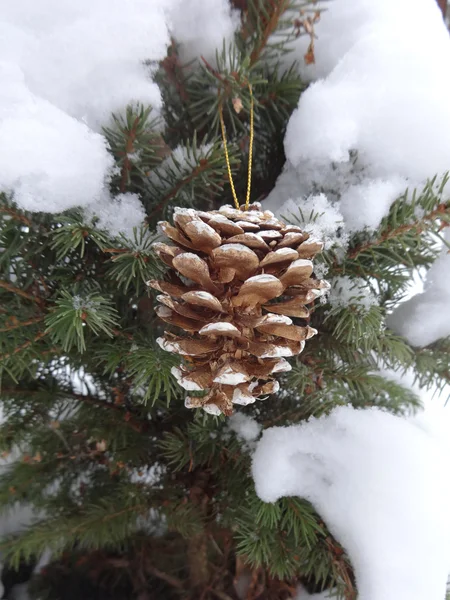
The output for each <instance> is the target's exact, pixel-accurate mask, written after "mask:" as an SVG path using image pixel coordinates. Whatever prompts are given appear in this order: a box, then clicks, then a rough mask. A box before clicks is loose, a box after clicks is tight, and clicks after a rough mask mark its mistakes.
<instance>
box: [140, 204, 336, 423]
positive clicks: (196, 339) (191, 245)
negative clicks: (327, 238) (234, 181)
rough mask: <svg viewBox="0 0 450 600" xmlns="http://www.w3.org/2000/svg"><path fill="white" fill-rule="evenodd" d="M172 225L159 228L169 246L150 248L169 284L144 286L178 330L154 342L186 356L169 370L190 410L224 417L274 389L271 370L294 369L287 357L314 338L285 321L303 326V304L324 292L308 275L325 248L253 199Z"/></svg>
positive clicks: (184, 212) (180, 216)
mask: <svg viewBox="0 0 450 600" xmlns="http://www.w3.org/2000/svg"><path fill="white" fill-rule="evenodd" d="M173 221H174V226H172V225H171V224H170V223H168V222H162V223H160V224H159V225H160V228H161V230H162V232H163V233H164V234H165V235H166V236H167V237H168V238H169V239H170V241H171V242H172V243H171V244H170V245H169V244H165V243H156V244H154V250H155V251H156V253H157V254H158V256H159V257H160V259H161V260H162V261H163V262H164V263H165V264H166V265H168V266H169V267H170V270H169V273H168V278H167V280H165V281H155V280H153V281H150V282H149V285H150V286H151V287H152V288H154V289H156V290H158V291H159V292H161V294H160V295H158V297H157V300H158V301H159V303H160V304H159V306H158V307H157V309H156V312H157V314H158V316H159V317H160V318H161V319H162V320H163V321H165V322H166V323H168V324H169V325H171V326H173V327H174V328H178V329H180V330H182V332H183V334H182V335H176V334H175V333H172V332H169V331H167V332H166V333H165V335H164V337H161V338H159V339H158V344H159V345H160V346H161V348H163V349H164V350H167V351H168V352H174V353H176V354H179V355H181V356H182V357H183V358H184V364H183V365H182V366H181V367H180V368H175V369H173V370H172V373H173V374H174V376H175V377H176V378H177V380H178V383H179V384H180V385H181V386H182V387H183V388H184V389H185V390H188V391H190V392H196V394H194V395H189V396H187V398H186V406H187V407H188V408H196V407H202V408H203V409H204V410H205V411H207V412H208V413H211V414H216V415H218V414H221V413H224V414H225V415H231V414H232V412H233V404H244V405H245V404H250V403H252V402H254V401H255V400H256V399H257V398H261V397H264V396H267V395H268V394H272V393H274V392H276V391H278V389H279V384H278V382H277V381H276V380H275V376H276V374H277V373H282V372H285V371H289V370H290V369H291V366H290V364H289V363H288V362H287V361H286V358H285V357H289V356H295V355H297V354H300V352H302V350H303V348H304V346H305V341H306V340H307V339H309V338H310V337H312V336H313V335H315V334H316V333H317V331H316V330H315V329H313V328H312V327H309V326H308V325H304V326H300V325H295V324H294V323H293V321H292V318H291V317H294V318H298V319H304V320H306V322H307V320H308V317H309V311H308V309H307V308H306V305H307V304H310V303H311V302H313V301H314V300H315V299H316V298H317V297H318V296H321V295H323V293H325V292H326V290H328V288H329V285H328V283H327V282H325V281H319V280H317V279H313V278H311V275H312V272H313V263H312V261H311V259H312V258H313V257H314V256H315V255H316V254H317V253H318V252H319V251H320V250H321V249H322V243H321V242H320V241H318V240H315V239H313V238H312V237H310V236H309V235H308V234H307V233H305V232H303V231H302V230H301V228H300V227H297V226H294V225H286V224H285V223H283V222H282V221H279V220H278V219H277V218H275V216H274V214H273V213H272V212H270V211H267V210H266V211H263V210H261V205H260V204H259V203H255V204H252V205H250V206H249V209H248V210H247V211H243V210H237V209H235V208H233V207H231V206H222V207H221V208H220V209H219V210H218V211H211V212H202V211H198V210H194V209H191V208H188V209H176V210H175V213H174V218H173ZM171 329H172V327H171ZM199 392H201V394H200V393H199Z"/></svg>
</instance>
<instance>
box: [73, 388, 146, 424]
mask: <svg viewBox="0 0 450 600" xmlns="http://www.w3.org/2000/svg"><path fill="white" fill-rule="evenodd" d="M66 395H68V396H69V397H70V398H74V399H76V400H80V402H84V403H85V404H90V405H91V406H97V407H99V408H106V409H107V410H111V411H113V412H115V413H116V414H118V415H120V416H121V417H122V418H123V420H124V422H125V423H126V424H127V425H128V426H129V427H131V428H132V429H133V430H134V431H136V432H137V433H143V432H144V431H145V430H146V423H144V422H141V421H139V420H137V419H134V418H133V417H132V416H131V415H130V413H128V412H126V411H124V410H123V408H122V407H120V406H117V405H116V404H112V403H111V402H104V401H103V400H97V398H93V397H92V396H84V395H83V394H66Z"/></svg>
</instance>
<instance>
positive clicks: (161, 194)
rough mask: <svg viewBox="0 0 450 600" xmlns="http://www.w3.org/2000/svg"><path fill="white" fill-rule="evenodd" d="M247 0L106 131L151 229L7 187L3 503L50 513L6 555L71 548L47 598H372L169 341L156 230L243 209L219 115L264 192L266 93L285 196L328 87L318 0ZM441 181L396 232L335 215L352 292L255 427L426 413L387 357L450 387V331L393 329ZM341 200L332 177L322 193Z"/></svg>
mask: <svg viewBox="0 0 450 600" xmlns="http://www.w3.org/2000/svg"><path fill="white" fill-rule="evenodd" d="M233 5H234V8H235V9H236V10H237V11H239V14H240V19H241V23H240V26H239V28H238V30H237V32H236V35H235V39H234V41H233V42H232V43H231V44H228V43H226V44H224V45H223V48H222V49H220V51H219V52H218V53H217V56H216V60H215V61H212V62H211V61H209V60H207V59H206V58H202V57H197V59H196V60H194V61H191V62H189V63H187V64H186V63H184V62H183V60H182V58H180V55H179V46H178V43H177V40H176V39H174V40H173V42H172V44H171V46H170V48H169V51H168V54H167V57H166V58H165V59H164V60H162V61H161V62H160V63H159V64H158V65H157V68H156V70H155V73H154V78H155V81H156V82H157V84H158V86H159V88H160V90H161V94H162V98H163V110H162V114H161V115H159V116H155V111H154V110H152V107H151V106H143V105H141V104H137V103H133V104H131V105H129V106H128V108H127V109H126V111H125V112H124V113H121V114H115V115H113V117H112V120H111V124H110V125H109V126H108V127H105V128H104V136H105V137H106V139H107V141H108V144H109V150H110V153H111V156H112V157H113V159H114V162H115V169H114V171H113V172H114V175H113V176H112V178H111V181H110V189H111V193H113V194H116V195H120V194H137V195H138V196H139V199H140V201H141V203H142V205H143V207H144V209H145V213H146V217H145V220H144V221H143V222H142V223H141V225H140V226H139V227H135V228H134V230H133V231H132V232H130V231H128V232H123V233H116V232H114V231H112V230H109V229H108V228H105V227H104V226H102V221H101V219H100V220H99V218H98V217H97V216H95V215H94V216H92V214H90V213H88V212H87V211H83V210H82V209H81V208H80V209H78V208H72V209H69V210H66V211H63V212H58V213H48V212H31V211H29V210H25V209H24V208H23V206H21V205H20V203H18V202H17V201H16V198H15V195H14V193H6V192H5V193H2V194H1V195H0V245H1V253H0V270H1V274H0V299H1V302H0V367H1V401H2V408H3V422H2V424H1V426H0V448H1V451H2V452H3V457H4V459H5V462H6V464H7V467H5V469H4V471H3V474H2V477H1V479H0V504H1V507H2V509H3V510H4V511H7V510H8V509H10V508H11V507H16V509H17V506H21V505H26V506H28V505H31V506H32V507H33V509H34V510H35V516H34V518H33V520H32V521H31V522H30V523H29V525H28V526H27V527H26V528H24V529H23V530H22V531H20V533H15V534H14V535H11V536H9V537H7V538H5V539H4V540H3V542H2V544H1V547H0V549H1V552H2V554H3V556H4V557H5V560H7V561H8V562H9V563H10V565H12V567H13V568H16V567H18V566H19V565H21V564H24V563H32V562H33V561H36V560H38V559H39V557H40V556H41V555H42V553H44V552H49V551H50V552H51V553H52V560H51V562H50V563H49V564H48V565H47V566H46V567H45V568H44V570H43V571H42V572H41V573H40V574H38V575H36V577H35V578H34V580H33V582H32V586H31V591H32V593H33V594H34V595H35V597H36V598H46V599H49V600H50V599H55V600H56V599H64V600H66V599H70V598H74V599H79V598H92V599H94V598H108V599H117V600H119V599H125V598H137V599H139V600H147V599H153V598H154V599H162V598H164V599H166V600H168V599H171V598H174V599H175V598H192V599H199V600H200V599H201V600H207V599H213V598H219V599H222V600H232V599H236V598H239V597H242V598H248V599H250V598H252V599H254V600H256V599H261V600H262V599H270V600H282V599H285V598H291V597H293V596H294V595H295V590H296V587H297V585H298V582H299V581H300V582H302V584H303V585H304V587H305V589H307V590H308V592H309V593H318V592H321V591H323V590H335V592H336V594H337V597H338V598H342V599H345V600H352V599H355V598H356V594H357V591H356V583H355V578H354V574H353V569H352V564H351V562H350V560H349V558H348V556H347V555H346V553H345V551H344V550H343V548H342V547H341V546H340V544H339V542H338V541H337V540H336V539H335V538H334V537H333V536H332V535H331V534H330V532H329V531H328V529H327V525H326V524H325V523H324V522H323V520H322V518H321V515H319V514H318V513H317V512H316V511H315V510H314V508H313V507H312V505H311V504H310V503H308V502H307V501H306V500H304V499H301V498H284V499H281V500H279V501H277V502H276V503H273V504H266V503H264V502H262V501H261V500H260V499H259V498H258V496H257V495H256V493H255V490H254V484H253V481H252V478H251V470H250V468H251V448H250V447H249V443H248V441H246V440H245V439H244V437H243V436H242V435H241V434H240V429H239V427H238V426H237V425H236V421H233V420H232V421H231V423H232V424H231V425H230V421H229V419H228V418H226V417H224V416H223V415H222V416H212V415H208V414H206V413H205V412H204V411H202V410H201V409H195V410H188V409H187V408H185V406H184V396H185V392H184V390H183V389H182V388H180V386H179V385H178V384H177V381H176V379H175V378H174V377H173V375H172V373H171V370H172V368H173V367H176V366H177V365H178V364H179V362H180V357H179V356H177V355H174V354H171V353H168V352H165V351H163V350H162V349H161V348H160V347H159V346H158V345H157V343H156V339H157V338H158V337H160V336H161V335H162V332H163V331H164V330H165V329H166V327H167V326H166V325H165V324H164V323H162V322H161V321H160V320H159V319H158V318H157V316H156V315H155V313H154V306H155V303H156V302H155V298H156V292H154V290H152V289H150V288H149V287H148V286H147V282H148V281H149V280H152V279H155V278H156V279H162V278H164V276H165V275H166V273H167V270H166V267H165V265H164V264H163V263H162V262H161V261H160V260H159V258H158V257H157V256H156V254H155V252H154V250H153V248H152V244H153V243H154V242H155V241H156V239H157V233H155V231H156V226H157V223H158V222H159V221H161V220H166V219H167V220H169V221H171V219H172V216H173V213H174V208H175V207H193V208H196V209H200V210H204V211H208V210H216V209H218V208H219V207H220V206H222V205H225V204H233V197H232V191H231V187H230V185H229V180H228V172H227V163H226V157H225V149H224V144H223V140H222V136H221V129H220V119H219V114H220V109H222V110H223V115H224V120H225V127H226V136H227V139H228V150H229V160H230V165H231V171H232V174H233V177H234V182H235V186H236V192H237V195H238V197H239V198H245V193H246V186H247V164H248V155H249V119H250V107H251V97H250V93H249V86H251V89H252V91H253V99H254V154H253V187H252V201H262V202H263V208H264V199H265V198H266V197H267V196H268V195H269V194H270V192H271V191H272V190H273V188H274V186H275V183H276V181H277V178H278V177H279V175H280V173H281V172H282V169H283V166H284V164H285V161H286V157H285V150H284V145H283V142H284V137H285V132H286V127H287V124H288V122H289V119H290V117H291V114H292V112H293V111H294V109H296V108H297V106H298V103H299V98H300V96H301V95H302V94H303V93H304V91H305V89H307V87H308V84H307V83H306V82H305V81H304V80H303V79H302V77H301V76H300V74H299V70H298V68H297V65H296V64H295V62H294V59H293V58H292V59H291V58H290V54H289V48H290V44H291V42H292V41H293V40H295V39H296V38H297V37H298V36H306V39H307V40H308V43H309V46H308V47H307V52H306V54H305V60H306V61H307V62H313V61H314V52H315V47H317V45H319V44H320V43H321V40H320V37H319V38H318V39H316V37H315V33H314V28H315V24H316V23H317V22H318V21H319V19H320V17H321V14H320V11H319V10H318V8H317V6H316V3H315V2H314V1H312V0H305V1H300V2H294V3H292V2H290V1H288V0H276V1H274V0H234V1H233ZM293 15H294V16H295V18H293ZM286 65H288V66H286ZM358 165H359V163H358V156H357V154H355V156H354V168H355V169H358ZM0 168H1V167H0ZM429 176H430V177H432V179H430V181H429V182H428V183H427V184H426V185H425V186H424V187H423V188H419V189H414V190H413V189H410V190H408V191H405V192H404V193H402V194H400V195H399V196H398V198H397V199H396V200H395V201H394V202H393V203H392V205H391V207H390V209H389V212H388V213H387V214H386V215H385V216H383V218H382V220H381V222H380V224H379V225H378V226H377V227H376V228H375V229H373V230H368V229H364V228H361V229H360V230H357V231H352V232H350V233H348V232H346V231H344V229H343V228H342V227H337V228H335V231H334V234H333V235H334V238H333V240H332V241H331V242H330V243H328V244H326V245H325V248H324V250H323V252H322V253H321V254H319V255H318V256H317V257H316V259H315V275H316V276H317V277H319V278H322V277H325V278H326V279H327V280H329V281H330V282H332V283H333V288H332V290H331V295H330V297H329V299H325V301H321V299H317V300H316V301H314V303H313V304H312V305H311V315H310V320H309V324H310V325H311V326H312V327H314V328H316V329H317V330H318V332H319V333H318V335H317V336H315V337H313V338H312V339H311V340H309V341H308V343H307V344H306V347H305V350H304V351H303V352H302V353H301V354H300V355H299V356H297V357H295V358H293V359H292V360H291V364H292V370H291V371H290V372H289V373H287V374H285V375H283V376H282V377H280V384H281V386H280V392H279V393H278V395H271V396H269V397H268V399H267V400H266V401H264V402H256V403H255V404H252V405H249V406H247V407H239V412H240V413H242V414H243V415H246V416H249V417H252V419H253V421H251V423H254V422H255V421H256V422H257V423H258V424H259V426H260V427H261V428H263V429H266V428H269V427H271V426H274V425H276V426H279V425H291V424H296V423H299V422H303V421H306V420H308V419H309V418H311V417H320V416H322V415H326V414H329V413H330V412H331V411H332V410H333V409H334V408H335V407H337V406H342V405H351V406H353V407H357V408H367V407H372V406H373V407H382V408H384V409H386V410H388V411H390V412H392V413H394V414H400V415H403V414H407V413H409V412H411V411H414V410H415V408H417V407H418V406H419V404H420V401H419V399H418V397H417V396H416V395H415V393H413V392H412V391H411V389H409V388H408V387H404V386H402V385H401V383H398V382H396V381H394V380H393V379H392V378H390V379H389V378H386V377H385V376H384V371H383V372H382V370H386V369H389V370H391V371H394V372H397V373H403V372H406V371H407V370H412V371H413V372H414V375H415V380H416V383H417V384H418V385H419V387H420V388H423V389H432V388H436V387H437V388H438V390H442V389H443V388H444V387H445V385H446V384H447V382H448V378H449V371H448V362H449V357H450V340H449V339H448V338H443V339H439V340H437V341H433V342H432V343H430V344H428V345H426V346H425V347H418V346H414V345H412V344H411V343H410V342H409V341H408V340H407V339H406V338H405V337H402V336H400V335H398V334H397V333H395V332H394V331H393V330H392V329H390V328H389V327H387V326H386V318H387V316H388V315H389V314H391V313H392V311H393V310H394V309H395V308H396V307H397V306H398V305H399V304H400V303H401V302H402V301H403V300H404V298H405V297H406V296H407V295H408V293H409V290H410V286H411V282H412V281H413V278H414V276H415V274H416V273H417V270H418V269H419V270H422V272H423V270H425V269H429V268H430V267H431V265H432V264H433V263H434V261H435V260H436V258H437V257H438V256H439V254H440V252H441V247H442V241H443V233H442V232H443V230H444V229H445V227H446V226H448V224H449V223H450V203H449V201H448V192H447V194H446V192H445V186H446V184H447V178H446V177H443V178H442V177H441V174H438V175H436V174H435V173H430V174H429ZM328 191H329V190H327V189H325V188H324V187H323V186H322V185H321V184H318V186H317V188H316V189H310V192H309V193H316V194H318V193H321V192H325V193H327V192H328ZM286 200H287V198H286ZM282 216H283V218H284V219H285V220H288V221H290V222H291V223H293V224H294V225H298V226H300V227H302V228H306V229H307V228H308V226H310V227H311V228H312V229H314V227H315V224H320V223H321V222H322V217H323V213H322V212H321V211H320V207H319V205H317V204H316V205H314V206H313V205H308V204H305V205H304V206H303V208H302V205H301V204H299V205H298V206H297V207H296V208H295V207H294V208H293V207H292V205H291V206H290V207H289V210H286V212H285V213H283V214H282ZM280 218H281V216H280ZM322 231H323V229H322ZM344 241H345V244H344V243H343V242H344ZM341 242H342V243H341ZM446 243H447V242H446ZM339 286H340V287H339ZM344 288H345V289H344ZM342 296H345V297H346V298H347V300H346V301H345V302H341V301H339V300H336V298H339V297H342ZM368 299H369V300H368ZM322 300H323V299H322ZM249 423H250V421H249ZM242 590H245V591H242ZM244 594H245V595H244ZM305 594H306V592H305Z"/></svg>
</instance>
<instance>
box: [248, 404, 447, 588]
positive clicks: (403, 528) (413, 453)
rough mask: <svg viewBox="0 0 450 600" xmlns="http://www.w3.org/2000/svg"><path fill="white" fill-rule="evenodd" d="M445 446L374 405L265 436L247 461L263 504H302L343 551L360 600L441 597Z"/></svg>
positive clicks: (441, 437) (419, 426) (438, 437)
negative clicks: (289, 500)
mask: <svg viewBox="0 0 450 600" xmlns="http://www.w3.org/2000/svg"><path fill="white" fill-rule="evenodd" d="M449 458H450V451H449V443H448V440H447V438H446V435H445V434H444V433H442V432H441V431H439V429H438V428H435V427H433V425H432V424H430V423H428V424H426V425H424V423H423V421H422V420H420V419H414V418H409V419H405V418H401V417H397V416H394V415H391V414H389V413H386V412H383V411H380V410H378V409H375V408H372V409H366V410H355V409H353V408H351V407H339V408H337V409H335V410H334V411H333V412H332V413H331V414H330V415H328V416H324V417H322V418H320V419H311V420H310V421H309V422H307V423H303V424H301V425H294V426H291V427H274V428H271V429H268V430H266V431H264V433H263V437H262V439H261V440H260V441H259V442H258V446H257V449H256V453H255V455H254V459H253V467H252V471H253V477H254V480H255V485H256V491H257V493H258V495H259V497H260V498H261V499H262V500H263V501H265V502H275V501H276V500H277V499H278V498H281V497H283V496H300V497H303V498H306V499H307V500H309V501H310V502H311V503H312V504H313V505H314V507H315V508H316V509H317V511H318V512H319V514H320V515H321V517H322V518H323V519H324V520H325V521H326V523H327V525H328V527H329V528H330V531H331V532H332V533H333V534H334V535H335V536H336V538H337V539H338V540H339V541H340V542H341V543H342V545H343V546H344V548H345V549H346V550H347V552H348V554H349V556H350V559H351V561H352V564H353V566H354V569H355V574H356V580H357V585H358V589H359V597H360V598H361V600H362V599H364V600H399V599H406V598H407V599H408V600H423V599H424V598H427V600H442V599H443V598H444V597H445V589H446V581H447V574H448V567H449V564H450V515H449V512H448V505H449V501H450V483H449V481H448V477H447V473H448V468H449V466H450V465H449V462H450V461H449Z"/></svg>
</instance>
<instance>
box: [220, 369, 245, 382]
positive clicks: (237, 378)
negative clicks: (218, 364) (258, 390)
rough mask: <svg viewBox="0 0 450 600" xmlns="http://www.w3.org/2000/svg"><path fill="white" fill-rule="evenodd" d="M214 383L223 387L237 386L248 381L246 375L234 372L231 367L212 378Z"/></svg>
mask: <svg viewBox="0 0 450 600" xmlns="http://www.w3.org/2000/svg"><path fill="white" fill-rule="evenodd" d="M214 381H215V382H216V383H223V384H224V385H239V384H240V383H245V382H246V381H248V375H246V374H245V373H239V372H236V371H234V370H233V369H232V368H231V367H228V368H227V369H224V370H223V371H222V373H221V374H220V375H217V377H215V378H214Z"/></svg>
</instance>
